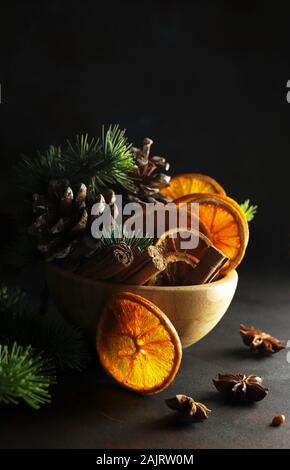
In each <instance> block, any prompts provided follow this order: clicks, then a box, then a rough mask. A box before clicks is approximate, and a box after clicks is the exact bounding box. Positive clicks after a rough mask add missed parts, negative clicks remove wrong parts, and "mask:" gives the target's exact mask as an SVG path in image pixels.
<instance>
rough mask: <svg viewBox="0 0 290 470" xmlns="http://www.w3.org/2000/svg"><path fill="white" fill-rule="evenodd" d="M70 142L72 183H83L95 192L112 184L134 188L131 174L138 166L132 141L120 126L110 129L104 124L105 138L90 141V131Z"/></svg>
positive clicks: (68, 159)
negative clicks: (135, 163) (130, 142)
mask: <svg viewBox="0 0 290 470" xmlns="http://www.w3.org/2000/svg"><path fill="white" fill-rule="evenodd" d="M67 144H68V147H67V150H66V152H65V154H64V160H65V162H66V168H68V169H69V172H70V177H69V178H70V181H71V182H72V184H77V183H80V182H83V183H85V184H86V185H87V186H91V187H92V188H93V190H95V191H97V190H99V189H100V188H102V187H106V186H108V185H112V186H115V185H119V186H121V187H124V188H128V189H129V188H130V189H133V188H134V185H133V182H132V180H131V178H130V177H129V175H128V173H129V172H130V171H131V170H132V168H133V166H134V162H133V154H132V150H131V144H128V142H127V138H126V137H125V130H121V129H120V128H119V126H118V125H115V126H113V127H112V126H110V127H109V128H108V130H107V131H106V130H105V128H104V126H103V127H102V137H101V139H97V140H95V139H90V140H89V137H88V135H87V134H86V135H81V136H77V137H76V141H75V143H74V144H72V143H71V142H70V141H69V140H68V141H67Z"/></svg>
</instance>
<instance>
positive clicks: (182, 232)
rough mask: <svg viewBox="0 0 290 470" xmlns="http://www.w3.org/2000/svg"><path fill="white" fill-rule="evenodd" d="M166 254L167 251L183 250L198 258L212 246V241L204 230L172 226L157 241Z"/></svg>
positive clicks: (157, 244)
mask: <svg viewBox="0 0 290 470" xmlns="http://www.w3.org/2000/svg"><path fill="white" fill-rule="evenodd" d="M155 245H156V246H158V248H160V249H161V250H162V252H163V253H164V254H166V253H167V252H174V251H176V252H180V251H181V252H183V253H188V254H189V255H192V256H195V257H196V258H198V260H199V259H200V258H201V256H202V254H203V252H204V251H205V250H206V249H207V248H208V247H209V246H212V242H211V241H210V239H209V238H208V237H206V236H205V235H204V234H203V233H202V232H199V231H198V230H195V229H193V228H191V229H190V228H172V229H171V230H168V231H167V232H164V233H163V235H162V236H161V237H160V238H159V239H158V241H157V242H156V243H155Z"/></svg>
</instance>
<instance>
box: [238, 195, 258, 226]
mask: <svg viewBox="0 0 290 470" xmlns="http://www.w3.org/2000/svg"><path fill="white" fill-rule="evenodd" d="M240 207H241V209H242V210H243V211H244V214H245V216H246V219H247V221H248V222H251V220H253V218H254V217H255V214H256V212H257V209H258V206H251V205H250V199H246V200H245V201H244V202H243V203H242V204H240Z"/></svg>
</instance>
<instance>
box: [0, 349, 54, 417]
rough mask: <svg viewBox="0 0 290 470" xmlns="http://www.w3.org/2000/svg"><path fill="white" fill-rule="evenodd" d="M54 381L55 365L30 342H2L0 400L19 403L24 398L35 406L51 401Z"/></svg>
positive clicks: (0, 351) (0, 401) (0, 350)
mask: <svg viewBox="0 0 290 470" xmlns="http://www.w3.org/2000/svg"><path fill="white" fill-rule="evenodd" d="M53 383H55V376H54V369H53V367H52V365H51V364H50V362H49V361H48V360H45V359H43V358H42V357H41V355H40V354H37V353H35V352H34V351H33V350H32V348H31V346H27V347H25V348H23V347H22V346H18V345H17V343H16V342H14V343H13V345H12V346H11V347H9V346H7V345H5V346H2V345H0V403H6V404H8V403H12V404H15V405H17V404H18V403H19V400H23V401H25V402H26V403H28V405H30V406H31V407H32V408H34V409H36V410H37V409H38V408H40V406H41V405H43V404H45V403H50V398H51V396H50V393H49V386H50V385H51V384H53Z"/></svg>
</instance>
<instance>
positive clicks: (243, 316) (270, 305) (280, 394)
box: [0, 268, 290, 449]
mask: <svg viewBox="0 0 290 470" xmlns="http://www.w3.org/2000/svg"><path fill="white" fill-rule="evenodd" d="M288 274H289V273H287V272H286V271H284V270H279V269H278V270H273V269H272V270H270V269H269V268H268V271H265V270H260V271H255V272H250V273H248V272H243V271H242V272H241V273H240V279H239V284H238V290H237V293H236V296H235V298H234V300H233V302H232V305H231V306H230V308H229V310H228V312H227V313H226V315H225V317H224V318H223V319H222V321H221V322H220V323H219V325H218V326H217V327H216V328H215V329H214V330H213V331H212V332H211V333H210V334H209V335H208V336H207V337H206V338H204V339H203V340H201V341H200V342H198V343H197V344H195V345H194V346H192V347H191V348H189V349H187V350H185V351H184V355H183V360H182V366H181V369H180V372H179V374H178V376H177V378H176V379H175V381H174V383H173V384H172V385H171V387H170V388H169V389H167V390H165V391H164V392H162V393H160V394H159V395H156V396H150V397H143V396H139V395H136V394H134V393H131V392H129V391H126V390H124V389H121V388H120V387H119V386H118V385H116V384H115V383H113V382H112V381H111V380H110V379H109V378H107V377H106V375H105V374H104V372H103V371H102V370H101V368H100V366H99V365H98V364H96V366H95V367H91V368H90V369H89V370H88V371H87V372H84V373H69V374H66V375H64V376H62V377H61V378H60V379H59V384H58V385H57V386H56V387H55V389H54V391H53V401H52V404H51V405H47V406H46V407H43V408H42V409H41V410H39V411H33V410H31V409H30V408H28V407H25V406H18V407H5V406H1V408H0V413H1V420H0V448H95V449H97V448H119V449H120V448H135V449H136V448H141V449H142V448H177V449H178V448H193V449H200V448H289V447H290V363H288V362H287V353H288V351H287V349H285V350H282V351H280V352H279V353H278V354H276V355H274V356H271V357H267V358H261V357H257V356H256V355H253V354H251V353H250V351H249V350H248V349H247V348H246V347H245V346H244V345H243V344H242V342H241V339H240V337H239V324H240V322H243V323H245V324H249V325H251V324H253V325H255V326H256V327H260V328H262V329H263V330H265V331H268V332H270V333H271V334H273V335H276V336H277V337H279V338H281V339H284V340H285V341H286V342H287V340H288V338H289V339H290V283H289V275H288ZM10 280H11V279H10ZM20 281H21V282H22V285H24V286H25V287H27V288H28V290H29V292H30V294H31V295H36V292H38V291H39V287H40V285H41V278H40V277H39V276H38V275H37V276H36V275H35V273H33V272H32V273H30V274H26V275H25V276H23V275H22V277H21V278H20ZM50 308H53V306H52V305H50ZM288 360H289V362H290V354H289V357H288ZM219 372H220V373H251V374H256V375H261V376H263V377H264V380H265V384H266V385H267V386H268V387H269V389H270V392H269V394H268V396H267V397H266V398H265V399H264V400H263V401H261V402H259V403H256V404H253V405H235V406H233V405H229V404H228V403H225V402H224V401H223V400H222V399H221V397H220V395H219V394H218V393H217V392H216V391H215V388H214V387H213V384H212V378H213V377H215V376H216V375H217V373H219ZM175 393H185V394H188V395H191V396H193V397H194V398H195V399H196V400H198V401H201V402H204V403H205V404H206V405H207V406H208V407H209V408H210V409H211V410H212V413H211V415H210V417H209V419H208V420H207V421H205V422H202V423H196V424H190V425H188V424H184V423H181V422H180V421H179V420H177V419H176V416H175V414H174V413H173V412H171V411H170V410H169V409H168V408H167V407H166V406H165V404H164V399H165V398H167V397H170V396H172V395H174V394H175ZM278 412H282V413H284V414H285V415H286V423H285V425H284V426H281V427H279V428H273V427H271V426H270V423H271V420H272V417H273V416H274V415H275V414H276V413H278Z"/></svg>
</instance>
